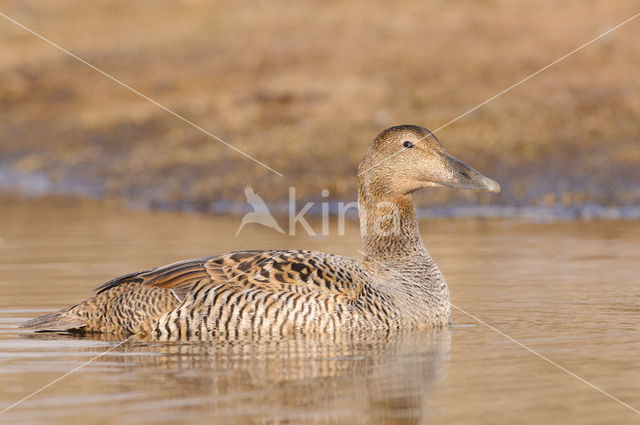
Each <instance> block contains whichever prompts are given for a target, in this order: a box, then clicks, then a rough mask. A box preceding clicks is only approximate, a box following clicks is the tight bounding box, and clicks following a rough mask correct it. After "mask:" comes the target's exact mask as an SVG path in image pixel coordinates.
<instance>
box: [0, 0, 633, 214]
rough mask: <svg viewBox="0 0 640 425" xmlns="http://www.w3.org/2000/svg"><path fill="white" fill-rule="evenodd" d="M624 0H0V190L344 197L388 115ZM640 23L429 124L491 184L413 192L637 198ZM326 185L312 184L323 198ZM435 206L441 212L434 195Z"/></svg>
mask: <svg viewBox="0 0 640 425" xmlns="http://www.w3.org/2000/svg"><path fill="white" fill-rule="evenodd" d="M637 8H638V3H637V1H635V0H606V1H605V0H594V1H582V0H568V1H563V2H561V3H558V2H557V1H551V0H540V1H527V0H521V1H500V0H482V1H471V0H453V1H451V0H447V1H445V0H434V1H414V0H404V1H394V2H387V1H376V0H367V1H350V2H345V1H323V2H291V1H280V0H276V1H274V0H270V1H251V2H247V1H217V2H205V1H197V0H190V1H176V2H161V3H159V2H156V1H136V2H123V1H92V2H74V1H48V2H36V1H23V0H21V1H0V11H1V12H2V13H4V14H6V15H7V16H10V17H11V18H13V19H15V20H17V21H18V22H20V23H22V24H24V25H25V26H27V27H28V28H30V29H32V30H33V31H36V32H38V33H40V34H42V35H43V36H44V37H46V38H48V39H50V40H51V41H53V42H54V43H57V44H59V45H60V46H62V47H63V48H65V49H68V50H69V51H71V52H73V53H74V54H76V55H78V56H79V57H81V58H83V59H84V60H86V61H88V62H89V63H91V64H92V65H95V66H96V67H98V68H100V69H101V70H103V71H105V72H106V73H109V74H111V75H113V76H114V77H115V78H117V79H119V80H121V81H122V82H124V83H126V84H128V85H130V86H131V87H133V88H135V89H136V90H139V91H140V92H142V93H144V94H145V95H147V96H149V97H150V98H152V99H154V100H155V101H157V102H159V103H160V104H162V105H164V106H166V107H168V108H170V109H172V110H173V111H175V112H176V113H178V114H181V115H183V116H184V117H186V118H187V119H189V120H191V121H193V122H194V123H196V124H197V125H199V126H201V127H203V128H204V129H206V130H208V131H210V132H212V133H213V134H215V135H216V136H218V137H220V138H222V139H224V140H226V141H228V142H229V143H230V144H232V145H234V146H236V147H237V148H238V149H241V150H243V151H244V152H246V153H247V154H249V155H251V156H253V157H255V158H256V159H258V160H259V161H262V162H264V163H265V164H267V165H268V166H270V167H272V168H273V169H275V170H277V171H279V172H280V173H282V174H283V175H284V176H283V177H280V176H278V175H276V174H275V173H272V172H271V171H269V170H267V169H265V168H263V167H261V166H260V165H258V164H256V163H255V162H252V161H250V160H248V159H247V158H245V157H243V156H242V155H240V154H238V153H237V152H235V151H233V150H232V149H230V148H228V147H226V146H224V145H223V144H221V143H220V142H218V141H216V140H214V139H212V138H210V137H208V136H206V135H205V134H203V133H201V132H199V131H198V130H196V129H195V128H193V127H191V126H189V125H188V124H186V123H185V122H183V121H181V120H179V119H177V118H175V117H173V116H171V115H170V114H169V113H167V112H166V111H164V110H162V109H160V108H158V107H157V106H156V105H154V104H152V103H150V102H149V101H147V100H144V99H142V98H141V97H139V96H136V95H135V94H133V93H132V92H130V91H129V90H127V89H126V88H124V87H122V86H120V85H118V84H117V83H115V82H114V81H112V80H109V79H108V78H106V77H105V76H103V75H100V74H99V73H98V72H96V71H95V70H93V69H91V68H89V67H87V66H86V65H84V64H82V63H80V62H79V61H77V60H76V59H74V58H72V57H70V56H69V55H67V54H65V53H63V52H61V51H60V50H58V49H56V48H54V47H52V46H51V45H49V44H47V43H46V42H44V41H43V40H41V39H39V38H37V37H36V36H34V35H33V34H31V33H29V32H27V31H25V30H24V29H22V28H20V27H18V26H17V25H15V24H13V23H11V22H9V21H8V20H6V19H5V18H1V17H0V38H1V39H2V49H0V117H1V118H0V120H1V121H0V122H1V125H2V127H1V131H0V188H2V189H5V190H9V191H12V192H18V193H21V194H24V195H27V196H39V195H45V194H73V195H78V196H82V197H92V198H117V199H123V200H126V201H127V202H131V203H133V204H135V205H139V206H144V207H150V208H168V209H177V210H183V209H188V210H201V211H214V212H215V211H218V212H228V211H231V210H233V209H234V208H235V206H236V205H242V204H243V203H244V202H245V198H244V191H243V189H244V187H245V186H247V185H251V186H253V188H254V189H255V190H256V192H257V193H258V194H260V196H262V197H263V198H264V199H265V200H266V201H268V202H271V203H278V202H285V201H286V200H287V197H288V187H289V186H296V188H297V189H296V190H297V196H298V198H299V199H301V200H303V199H315V200H319V199H320V192H321V190H322V189H328V190H329V192H330V195H329V199H332V200H345V201H350V200H354V199H355V198H356V189H357V179H356V177H355V170H356V167H357V164H358V162H359V160H360V158H361V155H362V153H363V152H364V151H365V149H366V148H367V147H368V145H369V143H370V141H371V139H372V138H373V137H375V135H376V134H377V133H378V132H380V131H381V130H383V129H384V128H386V127H389V126H392V125H397V124H405V123H411V124H418V125H421V126H425V127H428V128H431V129H435V128H438V127H440V126H442V125H444V124H445V123H447V122H449V121H450V120H452V119H454V118H455V117H457V116H458V115H460V114H462V113H464V112H465V111H467V110H468V109H470V108H472V107H474V106H476V105H477V104H479V103H481V102H483V101H485V100H486V99H488V98H490V97H492V96H494V95H495V94H497V93H498V92H500V91H501V90H503V89H505V88H506V87H509V86H510V85H511V84H513V83H515V82H517V81H519V80H520V79H522V78H524V77H526V76H528V75H529V74H531V73H533V72H535V71H537V70H539V69H540V68H542V67H543V66H545V65H547V64H549V63H550V62H552V61H554V60H556V59H557V58H559V57H561V56H562V55H564V54H566V53H568V52H570V51H571V50H573V49H575V48H576V47H578V46H580V45H582V44H583V43H585V42H587V41H589V40H591V39H593V38H594V37H596V36H597V35H599V34H601V33H602V32H604V31H606V30H608V29H609V28H611V27H613V26H615V25H617V24H618V23H620V22H622V21H623V20H625V19H627V18H629V17H631V16H632V15H634V14H635V13H637V12H638V10H637ZM638 40H640V20H638V21H633V22H630V23H629V24H627V25H625V26H623V27H621V28H620V29H618V30H617V31H615V32H613V33H611V34H609V35H607V36H606V37H604V38H603V39H601V40H599V41H597V42H595V43H593V44H592V45H590V46H588V47H586V48H585V49H584V50H582V51H580V52H578V53H576V54H575V55H572V56H571V57H569V58H568V59H566V60H564V61H562V62H561V63H559V64H557V65H555V66H554V67H552V68H550V69H548V70H546V71H544V72H543V73H541V74H540V75H537V76H535V77H534V78H532V79H531V80H529V81H526V82H525V83H523V84H522V85H520V86H518V87H517V88H515V89H513V90H512V91H510V92H508V93H507V94H505V95H503V96H501V97H499V98H497V99H496V100H494V101H492V102H491V103H489V104H487V105H485V106H483V107H481V108H480V109H478V110H477V111H475V112H473V113H471V114H469V115H467V116H466V117H464V118H462V119H460V120H459V121H456V122H455V123H453V124H451V125H449V126H447V127H446V128H444V129H442V130H441V131H439V132H438V137H439V139H440V140H441V142H442V143H443V144H444V146H445V147H446V148H447V149H448V150H449V151H450V152H451V153H452V154H453V155H455V156H457V157H458V158H460V159H462V160H463V161H465V162H467V163H469V164H470V165H471V166H473V167H474V168H477V169H478V170H479V171H481V172H483V173H485V174H486V175H488V176H490V177H491V178H493V179H495V180H497V181H498V182H499V183H500V184H501V185H502V187H503V192H502V193H501V194H500V195H498V196H491V195H486V194H478V193H472V192H465V191H452V190H447V189H441V190H432V191H426V192H427V193H423V194H421V195H420V198H419V202H418V203H419V205H420V206H421V207H425V208H426V207H434V208H441V210H442V211H447V208H450V207H461V206H469V205H475V204H478V203H479V204H481V205H490V206H491V205H493V206H501V207H504V206H515V207H527V206H534V207H535V206H542V207H549V208H567V209H570V210H572V211H581V209H584V208H587V207H590V206H591V207H592V206H594V205H598V206H603V207H630V206H631V207H633V206H634V205H635V206H636V208H637V207H638V206H639V205H640V184H638V183H639V182H640V119H639V118H640V77H639V76H640V43H639V42H638ZM322 200H324V199H322ZM442 208H444V209H442Z"/></svg>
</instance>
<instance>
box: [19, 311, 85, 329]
mask: <svg viewBox="0 0 640 425" xmlns="http://www.w3.org/2000/svg"><path fill="white" fill-rule="evenodd" d="M86 325H87V320H86V319H85V318H82V317H80V316H76V315H73V314H71V313H70V312H69V310H62V311H59V312H57V313H51V314H47V315H44V316H40V317H36V318H35V319H31V320H28V321H26V322H24V323H21V324H20V326H19V327H20V328H22V329H35V330H38V331H68V330H71V329H79V328H82V327H84V326H86Z"/></svg>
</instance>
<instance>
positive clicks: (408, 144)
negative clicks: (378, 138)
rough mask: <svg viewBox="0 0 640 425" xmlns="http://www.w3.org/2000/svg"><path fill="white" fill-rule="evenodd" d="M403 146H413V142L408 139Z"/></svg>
mask: <svg viewBox="0 0 640 425" xmlns="http://www.w3.org/2000/svg"><path fill="white" fill-rule="evenodd" d="M403 146H404V147H405V148H412V147H413V143H411V142H410V141H408V140H407V141H406V142H404V143H403Z"/></svg>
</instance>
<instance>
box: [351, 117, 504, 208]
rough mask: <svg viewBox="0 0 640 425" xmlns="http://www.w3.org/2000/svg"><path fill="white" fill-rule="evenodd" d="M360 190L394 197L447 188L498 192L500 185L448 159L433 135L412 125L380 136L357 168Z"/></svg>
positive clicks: (448, 156)
mask: <svg viewBox="0 0 640 425" xmlns="http://www.w3.org/2000/svg"><path fill="white" fill-rule="evenodd" d="M358 176H359V178H360V186H361V189H362V188H363V186H365V185H366V186H367V187H368V190H374V191H383V192H384V193H379V195H383V196H384V197H397V196H402V195H406V194H410V193H413V192H415V191H416V190H418V189H421V188H423V187H432V186H446V187H454V188H463V189H473V190H485V191H489V192H500V185H499V184H498V183H496V182H495V181H493V180H491V179H490V178H488V177H485V176H483V175H482V174H480V173H479V172H477V171H476V170H474V169H473V168H471V167H470V166H468V165H467V164H465V163H464V162H462V161H460V160H459V159H456V158H454V157H453V156H451V155H449V154H448V153H447V152H446V151H445V149H444V148H443V147H442V145H441V144H440V142H439V141H438V139H437V138H436V136H435V135H433V134H432V133H431V132H430V131H429V130H427V129H426V128H422V127H418V126H415V125H402V126H397V127H391V128H388V129H386V130H384V131H383V132H382V133H380V134H379V135H378V136H377V137H376V138H375V140H374V141H373V143H372V144H371V146H370V147H369V149H368V150H367V152H366V153H365V155H364V157H363V159H362V161H361V162H360V166H359V167H358Z"/></svg>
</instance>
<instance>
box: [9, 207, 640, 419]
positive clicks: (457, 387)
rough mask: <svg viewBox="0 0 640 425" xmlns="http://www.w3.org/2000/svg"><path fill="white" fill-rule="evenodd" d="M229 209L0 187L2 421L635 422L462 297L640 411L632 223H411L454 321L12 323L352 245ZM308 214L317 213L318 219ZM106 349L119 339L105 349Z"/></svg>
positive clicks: (639, 282) (354, 243)
mask: <svg viewBox="0 0 640 425" xmlns="http://www.w3.org/2000/svg"><path fill="white" fill-rule="evenodd" d="M239 224H240V218H238V217H231V216H230V217H214V216H206V215H197V214H182V215H181V214H172V213H150V212H136V211H126V210H124V209H122V208H120V207H118V206H117V205H112V204H108V203H93V202H79V201H71V200H59V199H58V200H57V199H48V200H38V201H24V200H16V199H12V198H8V199H3V201H2V208H0V382H2V385H0V410H1V409H3V408H5V407H7V406H9V405H11V404H12V403H14V402H16V401H18V400H20V399H22V398H23V397H25V396H26V395H28V394H30V393H32V392H33V391H36V390H38V389H39V388H41V387H42V386H44V385H46V384H48V383H49V382H51V381H53V380H54V379H56V378H59V377H60V376H62V375H64V374H65V373H67V372H69V371H71V370H72V369H74V368H76V367H78V366H80V365H82V364H83V363H85V362H86V361H88V360H90V359H92V358H94V357H95V356H97V355H99V354H101V353H103V352H104V351H105V350H107V349H109V348H112V350H111V351H109V352H108V353H106V354H104V355H102V356H101V357H99V358H98V359H96V360H95V361H93V362H91V363H89V364H87V365H86V366H84V367H82V368H80V369H79V370H78V371H77V372H74V373H72V374H70V375H69V376H67V377H65V378H64V379H62V380H60V381H59V382H57V383H55V384H53V385H51V386H50V387H48V388H46V389H44V390H42V391H41V392H39V393H38V394H36V395H34V396H33V397H32V398H30V399H28V400H27V401H25V402H23V403H21V404H19V405H17V406H16V407H14V408H12V409H11V410H9V411H7V412H5V413H3V414H2V415H0V421H2V422H6V423H12V424H41V423H42V424H44V423H47V424H50V423H64V424H86V423H101V424H151V423H166V424H170V423H225V424H249V423H287V424H306V423H336V424H338V423H340V424H358V423H362V424H364V423H381V424H420V423H430V424H434V423H435V424H469V423H476V424H512V423H519V424H529V423H530V424H540V423H562V424H565V423H581V424H602V423H609V424H614V423H635V422H638V421H640V415H638V414H636V413H634V412H633V411H632V410H630V409H629V408H627V407H625V406H623V405H621V404H619V403H618V402H616V401H614V400H612V399H611V398H609V397H607V396H606V395H604V394H602V393H601V392H598V391H596V390H594V389H593V388H592V387H590V386H588V385H587V384H585V383H584V382H581V381H580V380H578V379H576V378H575V377H573V376H571V375H569V374H568V373H566V372H564V371H562V370H560V369H559V368H557V367H555V366H553V365H551V364H549V363H548V362H546V361H544V360H543V359H541V358H540V357H538V356H536V355H535V354H532V353H531V352H529V351H527V350H525V349H524V348H522V347H521V346H519V345H517V344H515V343H513V342H512V341H510V340H509V339H507V338H505V337H504V336H503V335H501V334H499V333H498V332H496V330H493V329H490V328H489V327H487V326H485V325H482V324H480V323H479V322H477V321H476V320H474V319H473V318H472V317H470V316H469V315H467V314H465V313H463V311H464V312H467V313H469V314H472V315H474V316H476V317H477V318H479V319H481V320H482V321H484V322H485V323H487V324H488V325H490V326H492V327H494V328H495V329H497V330H499V331H500V332H502V333H504V334H506V335H509V336H511V337H512V338H514V339H516V340H517V341H519V342H521V343H522V344H524V345H526V346H527V347H529V348H531V349H532V350H534V351H536V352H537V353H539V354H541V355H542V356H545V357H547V358H548V359H550V360H551V361H553V362H555V363H557V364H559V365H561V366H563V367H564V368H566V369H568V370H569V371H571V372H573V373H575V374H576V375H578V376H580V377H582V378H583V379H585V380H587V381H588V382H590V383H592V384H593V385H595V386H597V387H599V388H601V389H602V390H603V391H606V392H607V393H609V394H611V395H612V396H614V397H616V398H618V399H619V400H621V401H623V402H625V403H627V404H629V405H631V406H633V407H634V408H636V409H640V368H638V353H639V352H640V329H639V325H638V323H639V321H638V316H639V313H640V242H639V241H640V223H639V222H637V221H565V222H555V223H546V224H543V223H537V224H536V223H530V222H526V221H517V220H432V221H425V222H422V223H421V230H422V232H423V238H424V240H425V243H426V244H427V247H428V248H429V250H430V252H431V253H432V255H433V257H434V258H435V259H436V261H437V262H438V264H439V265H440V268H441V269H442V271H443V273H444V275H445V277H446V278H447V281H448V282H449V286H450V289H451V294H452V299H453V302H454V304H455V305H456V306H457V307H458V308H459V310H454V326H453V327H452V328H451V329H446V330H443V331H439V332H430V331H420V332H413V333H409V334H404V335H395V336H385V335H362V336H361V338H358V339H357V340H340V341H336V340H332V339H331V338H326V339H306V340H305V339H287V340H275V339H269V340H261V341H233V342H225V341H219V342H208V343H200V342H184V343H178V342H170V343H166V342H165V343H161V342H148V341H146V342H145V341H137V340H132V341H129V342H126V343H124V344H121V345H118V346H115V345H116V344H117V342H113V341H103V340H100V339H88V338H78V337H71V336H64V335H55V334H34V333H32V332H25V331H22V330H19V329H17V328H16V326H17V325H18V324H19V323H20V322H21V321H23V320H25V319H27V318H31V317H34V316H36V315H40V314H44V313H47V312H51V311H54V310H55V309H56V308H58V307H62V306H66V305H70V304H72V303H75V302H78V301H80V300H82V299H84V298H86V297H88V296H89V295H90V294H91V293H92V289H93V288H94V287H96V286H98V284H100V283H101V282H104V281H106V280H108V279H110V278H112V277H114V276H117V275H119V274H123V273H126V272H130V271H135V270H143V269H146V268H149V267H152V266H157V265H162V264H165V263H169V262H173V261H175V260H178V259H183V258H191V257H199V256H204V255H211V254H215V253H221V252H225V251H229V250H236V249H247V248H307V249H316V250H323V251H329V252H335V253H339V254H344V255H349V256H354V257H358V253H357V250H358V249H359V234H358V229H357V226H356V223H348V224H347V232H346V235H345V236H341V237H339V236H328V237H324V238H318V237H316V238H312V237H309V236H306V235H305V234H304V232H299V234H298V236H296V237H294V238H292V237H289V236H284V235H280V234H278V233H276V232H274V231H272V230H269V229H266V228H261V227H258V225H248V226H247V227H246V228H245V229H244V230H243V231H242V232H241V233H240V235H238V236H237V237H236V236H235V231H236V229H237V227H238V225H239ZM318 227H319V225H318ZM114 346H115V347H114Z"/></svg>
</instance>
